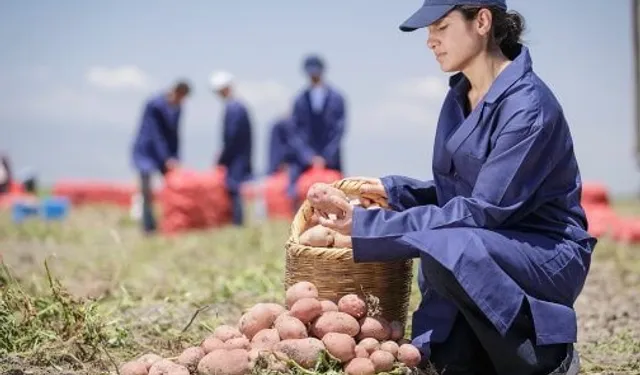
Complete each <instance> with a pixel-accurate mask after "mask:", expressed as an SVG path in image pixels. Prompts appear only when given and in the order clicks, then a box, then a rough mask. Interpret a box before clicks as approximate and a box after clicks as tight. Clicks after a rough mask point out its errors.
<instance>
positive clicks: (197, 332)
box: [0, 201, 640, 375]
mask: <svg viewBox="0 0 640 375" xmlns="http://www.w3.org/2000/svg"><path fill="white" fill-rule="evenodd" d="M615 207H616V210H617V211H619V212H621V213H623V214H629V215H635V214H640V203H637V202H631V201H620V202H616V203H615ZM288 229H289V227H288V223H287V222H264V223H252V224H251V225H250V226H248V227H247V228H244V229H236V228H224V229H221V230H215V231H209V232H200V233H190V234H186V235H181V236H177V237H172V238H165V237H153V238H145V237H143V236H142V235H140V233H139V231H138V228H137V226H136V224H135V223H133V222H131V220H130V219H129V218H128V217H127V212H124V211H121V210H118V209H114V208H108V207H84V208H78V209H74V210H73V212H72V214H71V216H70V217H69V218H68V219H67V221H65V222H62V223H55V222H54V223H43V222H39V221H30V222H26V223H24V224H22V225H19V226H18V225H14V224H13V223H12V222H11V220H10V217H9V215H8V214H5V213H0V254H1V257H2V260H3V263H4V265H3V269H2V270H1V271H0V285H1V288H2V289H0V293H1V294H0V297H1V300H0V374H3V375H4V374H11V375H18V374H34V375H40V374H49V373H51V374H116V373H117V372H116V367H117V366H116V364H121V363H122V362H124V361H127V360H129V359H131V358H133V357H135V356H138V355H140V354H142V353H149V352H153V353H157V354H159V355H161V356H163V357H175V356H177V355H179V354H180V353H181V351H182V349H183V348H186V347H188V346H192V345H197V344H199V343H200V341H202V339H203V338H204V337H206V336H207V335H209V334H210V333H211V331H212V330H213V328H215V327H216V326H217V325H220V324H222V323H230V324H236V323H237V320H238V318H239V317H240V315H241V313H242V311H243V310H244V309H246V308H248V307H250V306H252V305H254V304H256V303H258V302H266V301H277V302H281V301H283V299H284V290H283V287H282V285H283V277H284V248H283V245H284V242H285V241H286V238H287V235H288ZM58 282H59V284H58ZM418 297H419V294H418V293H417V287H416V285H415V283H414V290H413V294H412V299H411V310H413V308H414V307H415V306H416V305H417V303H418V302H419V301H418ZM576 309H577V311H578V314H579V340H580V341H579V344H578V347H579V349H580V353H581V359H582V366H583V371H582V373H584V374H638V373H640V246H637V247H634V246H626V245H620V244H615V243H613V242H611V241H608V240H606V239H602V240H601V241H600V243H599V245H598V247H597V248H596V251H595V255H594V259H593V263H592V268H591V273H590V276H589V278H588V280H587V285H586V286H585V289H584V291H583V293H582V295H581V296H580V298H579V300H578V302H577V304H576ZM16 316H19V317H27V318H28V321H29V324H28V325H15V324H13V323H12V322H13V321H14V320H15V317H16Z"/></svg>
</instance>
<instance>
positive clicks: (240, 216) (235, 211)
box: [229, 191, 244, 226]
mask: <svg viewBox="0 0 640 375" xmlns="http://www.w3.org/2000/svg"><path fill="white" fill-rule="evenodd" d="M229 197H230V198H231V213H232V220H233V224H234V225H238V226H242V225H243V224H244V205H243V201H242V195H241V194H240V192H239V191H230V192H229Z"/></svg>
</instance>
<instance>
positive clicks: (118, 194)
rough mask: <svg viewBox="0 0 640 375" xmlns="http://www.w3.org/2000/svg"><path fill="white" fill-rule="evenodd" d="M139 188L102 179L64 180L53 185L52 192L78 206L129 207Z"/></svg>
mask: <svg viewBox="0 0 640 375" xmlns="http://www.w3.org/2000/svg"><path fill="white" fill-rule="evenodd" d="M136 190H137V188H136V186H135V185H134V184H117V183H113V182H101V181H81V180H63V181H59V182H57V183H55V184H54V185H53V188H52V191H51V194H52V195H55V196H59V197H67V198H69V201H70V202H71V203H72V204H73V205H76V206H79V205H86V204H108V205H116V206H119V207H123V208H127V207H129V206H130V204H131V196H132V195H133V194H135V192H136Z"/></svg>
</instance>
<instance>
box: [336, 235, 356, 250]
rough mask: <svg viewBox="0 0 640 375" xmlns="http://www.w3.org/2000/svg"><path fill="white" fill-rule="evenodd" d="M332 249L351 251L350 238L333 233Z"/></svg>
mask: <svg viewBox="0 0 640 375" xmlns="http://www.w3.org/2000/svg"><path fill="white" fill-rule="evenodd" d="M333 247H335V248H338V249H352V248H353V243H352V242H351V236H346V235H344V234H342V233H339V232H334V233H333Z"/></svg>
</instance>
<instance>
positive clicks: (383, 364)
mask: <svg viewBox="0 0 640 375" xmlns="http://www.w3.org/2000/svg"><path fill="white" fill-rule="evenodd" d="M285 300H286V301H285V304H286V308H285V306H282V305H280V304H278V303H258V304H256V305H254V306H253V307H251V308H250V309H249V310H248V311H246V312H245V313H244V314H243V315H242V317H241V318H240V319H239V321H238V324H237V326H232V325H221V326H218V327H217V328H216V329H215V330H214V332H213V334H212V335H210V336H209V337H207V338H205V339H204V340H203V341H202V342H201V343H200V345H198V346H193V347H190V348H187V349H185V350H184V351H183V352H182V354H180V356H178V357H176V358H173V359H171V360H170V359H163V358H161V357H159V356H157V355H155V354H145V355H143V356H141V357H139V358H137V359H134V360H132V361H130V362H127V363H125V364H124V365H122V367H121V368H120V374H121V375H193V374H198V375H244V374H248V373H250V372H251V371H252V370H265V371H267V370H268V371H271V372H279V373H287V372H288V371H290V370H291V369H296V368H297V369H299V370H300V369H306V370H314V369H318V368H319V367H318V366H321V365H327V366H333V367H332V368H333V369H338V370H343V371H344V372H345V373H346V374H348V375H373V374H376V373H380V372H390V371H393V370H398V369H400V370H406V369H411V368H415V367H416V366H418V365H419V364H420V361H421V355H420V352H419V351H418V349H417V348H416V347H414V346H413V345H411V344H410V342H409V341H408V340H406V339H405V338H404V326H403V325H402V324H401V323H400V322H395V321H394V322H387V321H386V320H385V319H384V318H382V317H380V316H375V315H373V313H372V311H373V309H372V308H370V306H368V305H367V303H366V302H365V300H363V299H362V298H361V297H359V296H357V295H355V294H349V295H345V296H344V297H342V298H340V299H339V300H338V303H337V304H336V303H334V302H332V301H329V300H323V299H320V298H319V297H318V289H317V288H316V286H315V285H314V284H312V283H310V282H307V281H302V282H298V283H296V284H294V285H292V286H291V287H290V288H289V289H288V290H287V291H286V295H285Z"/></svg>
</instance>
